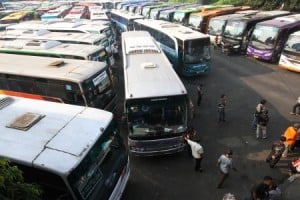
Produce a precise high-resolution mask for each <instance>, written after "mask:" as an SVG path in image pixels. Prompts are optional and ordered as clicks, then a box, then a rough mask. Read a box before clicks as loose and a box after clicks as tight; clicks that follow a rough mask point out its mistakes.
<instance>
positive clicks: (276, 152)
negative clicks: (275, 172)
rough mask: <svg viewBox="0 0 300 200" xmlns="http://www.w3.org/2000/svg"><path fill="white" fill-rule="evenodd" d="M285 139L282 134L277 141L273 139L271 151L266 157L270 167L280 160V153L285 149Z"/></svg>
mask: <svg viewBox="0 0 300 200" xmlns="http://www.w3.org/2000/svg"><path fill="white" fill-rule="evenodd" d="M285 140H286V138H285V137H284V136H281V137H280V140H279V141H275V142H274V143H273V144H272V148H271V152H270V154H269V155H268V157H267V159H266V162H267V163H269V165H270V168H274V167H275V165H276V164H277V163H278V161H279V160H280V158H281V156H282V153H283V152H284V150H285V145H284V142H285Z"/></svg>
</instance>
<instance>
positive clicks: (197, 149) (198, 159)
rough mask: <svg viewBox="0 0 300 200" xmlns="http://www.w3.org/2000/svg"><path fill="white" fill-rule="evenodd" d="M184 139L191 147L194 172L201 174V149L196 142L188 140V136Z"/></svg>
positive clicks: (202, 151)
mask: <svg viewBox="0 0 300 200" xmlns="http://www.w3.org/2000/svg"><path fill="white" fill-rule="evenodd" d="M184 139H185V140H186V141H187V143H188V144H189V145H190V146H191V150H192V155H193V157H194V159H195V171H199V172H202V171H203V170H202V168H201V161H202V158H203V154H204V150H203V147H202V146H201V145H200V144H199V143H198V142H196V141H192V140H190V139H189V135H187V136H185V137H184Z"/></svg>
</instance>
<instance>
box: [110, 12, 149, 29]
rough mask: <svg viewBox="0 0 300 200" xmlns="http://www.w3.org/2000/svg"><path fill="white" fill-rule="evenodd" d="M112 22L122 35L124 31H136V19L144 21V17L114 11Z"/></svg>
mask: <svg viewBox="0 0 300 200" xmlns="http://www.w3.org/2000/svg"><path fill="white" fill-rule="evenodd" d="M110 15H111V21H112V22H113V25H114V27H115V29H116V32H117V33H118V34H121V33H122V32H124V31H132V30H133V29H134V27H133V23H134V20H136V19H144V16H142V15H138V14H134V13H131V12H128V11H124V10H112V11H111V13H110Z"/></svg>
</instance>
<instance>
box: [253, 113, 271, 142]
mask: <svg viewBox="0 0 300 200" xmlns="http://www.w3.org/2000/svg"><path fill="white" fill-rule="evenodd" d="M268 122H269V115H268V110H267V109H264V110H263V111H262V112H261V113H260V114H259V115H258V116H257V127H256V138H257V139H258V138H259V137H260V135H261V133H262V138H263V139H266V138H267V124H268Z"/></svg>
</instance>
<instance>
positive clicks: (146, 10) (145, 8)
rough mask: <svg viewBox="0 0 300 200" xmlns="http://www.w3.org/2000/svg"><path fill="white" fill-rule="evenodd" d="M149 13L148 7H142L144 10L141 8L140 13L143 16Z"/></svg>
mask: <svg viewBox="0 0 300 200" xmlns="http://www.w3.org/2000/svg"><path fill="white" fill-rule="evenodd" d="M149 11H150V7H144V8H143V11H142V15H143V16H147V15H148V13H149Z"/></svg>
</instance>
